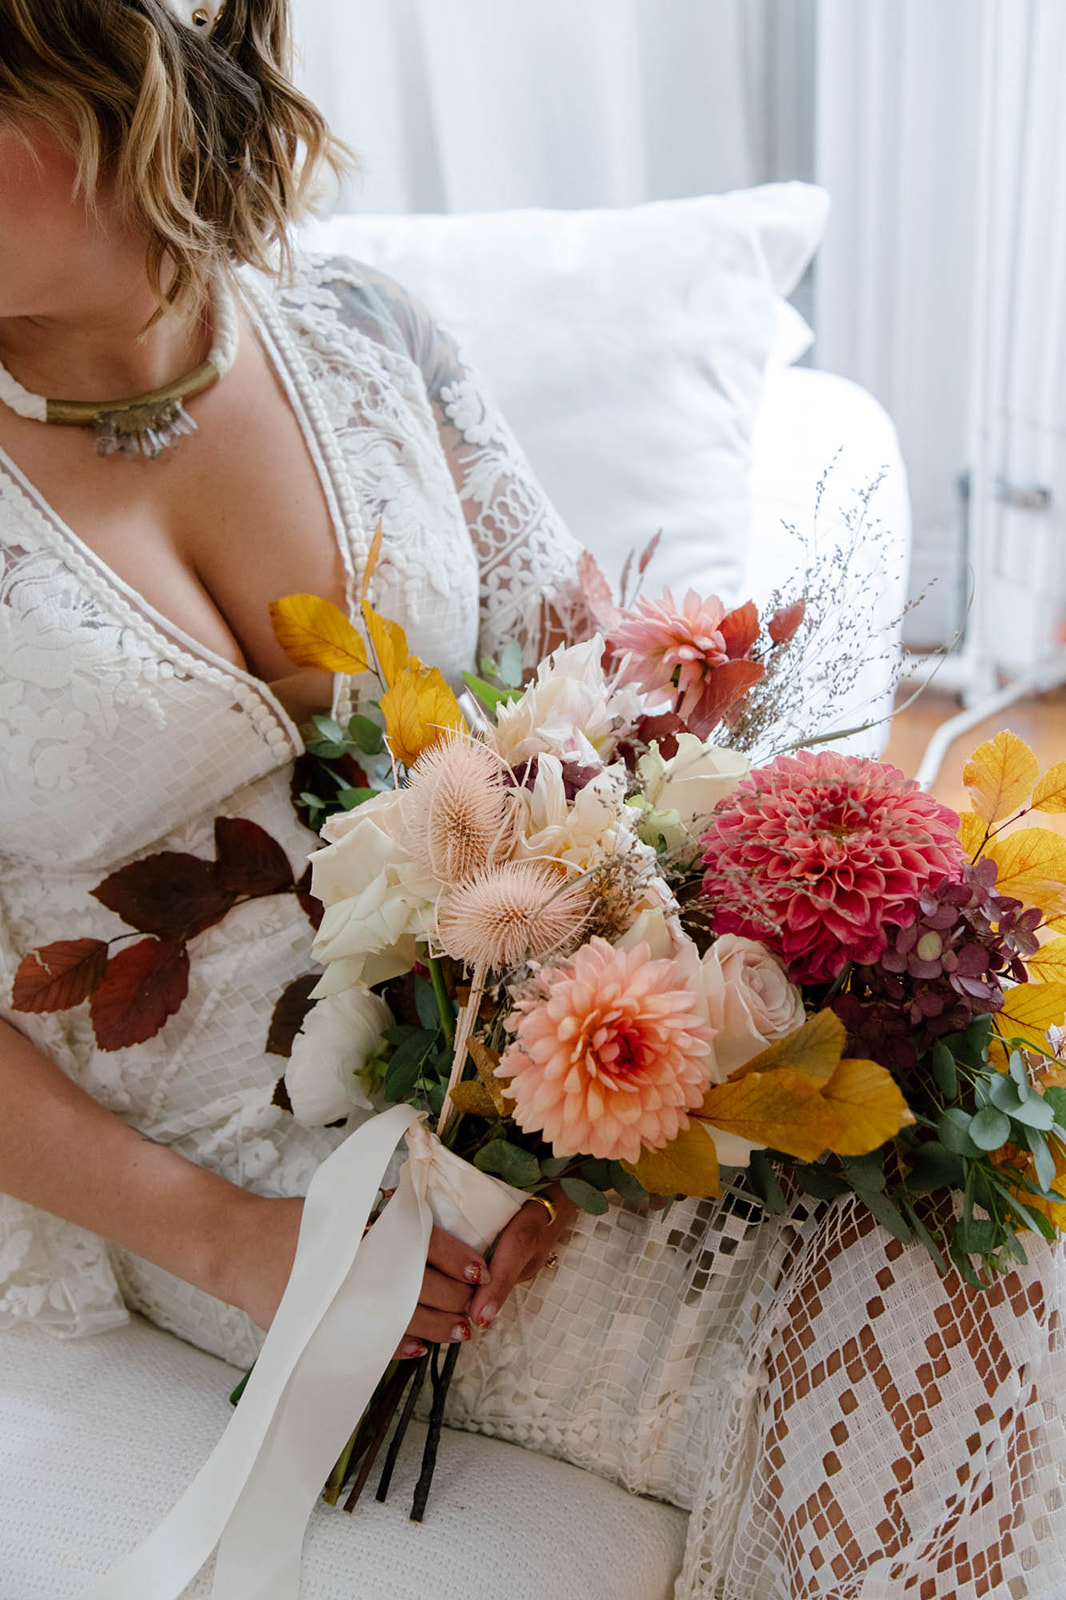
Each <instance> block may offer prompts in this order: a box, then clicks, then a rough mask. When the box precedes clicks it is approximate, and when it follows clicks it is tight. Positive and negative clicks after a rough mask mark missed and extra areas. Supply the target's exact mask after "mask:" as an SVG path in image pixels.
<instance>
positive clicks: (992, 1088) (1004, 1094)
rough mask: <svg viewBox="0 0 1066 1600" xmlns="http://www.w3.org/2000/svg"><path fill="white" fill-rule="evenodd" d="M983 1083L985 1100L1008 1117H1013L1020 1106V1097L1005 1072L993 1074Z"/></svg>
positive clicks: (1011, 1079) (1015, 1086)
mask: <svg viewBox="0 0 1066 1600" xmlns="http://www.w3.org/2000/svg"><path fill="white" fill-rule="evenodd" d="M983 1082H984V1089H985V1098H986V1100H987V1101H988V1102H990V1104H992V1105H994V1106H998V1107H999V1109H1000V1111H1005V1112H1006V1113H1007V1115H1008V1117H1013V1116H1014V1114H1015V1112H1016V1111H1017V1110H1018V1107H1019V1106H1020V1105H1021V1104H1022V1097H1021V1094H1020V1093H1019V1092H1018V1085H1017V1084H1016V1083H1015V1081H1014V1079H1013V1078H1010V1077H1008V1076H1007V1074H1006V1073H1005V1072H993V1073H992V1074H991V1075H990V1077H988V1078H987V1079H985V1080H983Z"/></svg>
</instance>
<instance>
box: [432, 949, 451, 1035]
mask: <svg viewBox="0 0 1066 1600" xmlns="http://www.w3.org/2000/svg"><path fill="white" fill-rule="evenodd" d="M426 966H427V967H428V968H429V976H430V979H431V981H432V984H433V993H434V995H435V996H436V1000H437V1010H438V1011H439V1012H440V1025H441V1028H442V1030H443V1032H444V1037H445V1039H446V1040H447V1041H448V1049H449V1050H450V1049H451V1047H452V1043H453V1041H454V1039H455V1015H454V1013H453V1011H452V1002H451V1000H450V998H449V995H448V991H447V989H446V988H445V987H444V974H443V972H442V971H441V967H440V962H439V961H437V960H435V959H434V957H433V956H430V955H427V957H426Z"/></svg>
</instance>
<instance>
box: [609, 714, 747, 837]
mask: <svg viewBox="0 0 1066 1600" xmlns="http://www.w3.org/2000/svg"><path fill="white" fill-rule="evenodd" d="M750 770H751V763H750V762H749V761H748V759H747V757H746V756H742V755H741V754H740V752H739V751H737V750H728V749H726V748H725V747H724V746H720V745H713V744H705V743H704V742H703V740H702V739H697V737H696V735H695V734H694V733H679V734H678V736H677V751H676V753H675V754H674V755H672V756H671V757H670V759H669V760H666V759H665V758H664V757H663V756H662V755H661V754H660V751H659V746H658V743H657V742H656V741H655V740H653V741H652V744H651V748H650V749H649V751H648V753H647V755H644V756H641V758H640V760H639V761H638V762H637V774H638V776H639V777H640V780H641V783H642V785H643V791H644V799H645V801H646V803H647V804H648V806H650V808H651V810H650V812H649V813H648V814H646V815H645V817H644V819H643V821H642V823H641V836H642V837H643V838H648V839H650V840H651V841H652V842H655V839H657V838H658V835H659V834H662V836H663V837H664V838H665V840H666V846H667V849H668V850H676V849H679V848H680V847H681V846H682V845H685V844H692V845H693V846H694V845H695V844H697V843H698V841H699V835H700V834H701V833H702V832H703V827H702V824H703V823H704V822H706V821H708V820H709V818H710V815H711V812H712V811H713V810H714V808H715V806H716V805H717V804H718V802H719V800H724V799H725V797H726V796H727V795H730V794H732V793H733V790H734V789H735V788H736V787H737V785H738V784H739V782H740V780H741V778H744V777H746V776H747V774H748V772H749V771H750Z"/></svg>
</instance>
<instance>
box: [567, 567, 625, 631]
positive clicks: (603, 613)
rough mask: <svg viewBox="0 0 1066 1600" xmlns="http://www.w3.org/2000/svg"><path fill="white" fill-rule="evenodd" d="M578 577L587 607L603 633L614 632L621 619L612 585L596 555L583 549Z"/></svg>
mask: <svg viewBox="0 0 1066 1600" xmlns="http://www.w3.org/2000/svg"><path fill="white" fill-rule="evenodd" d="M577 578H578V582H579V584H580V585H581V592H582V598H583V599H584V602H585V607H586V609H587V611H588V613H589V615H590V616H591V618H592V620H593V622H595V624H596V626H597V628H599V629H600V631H601V633H607V634H609V633H612V632H613V631H614V629H615V628H616V627H617V626H618V623H619V621H620V617H619V612H618V608H617V606H616V605H615V603H614V599H613V597H612V595H611V586H610V584H609V583H608V582H607V579H606V578H605V577H604V575H603V573H602V572H601V571H600V568H599V564H598V562H597V560H596V557H595V556H593V555H590V554H589V552H588V551H587V550H583V551H582V552H581V555H580V557H579V559H578V563H577Z"/></svg>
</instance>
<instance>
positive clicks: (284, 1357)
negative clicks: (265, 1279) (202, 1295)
mask: <svg viewBox="0 0 1066 1600" xmlns="http://www.w3.org/2000/svg"><path fill="white" fill-rule="evenodd" d="M417 1120H418V1114H417V1113H416V1112H415V1111H413V1110H412V1109H411V1107H409V1106H394V1107H392V1108H391V1109H390V1110H389V1111H386V1112H383V1113H382V1114H381V1116H378V1117H374V1118H372V1119H371V1121H369V1122H366V1123H364V1124H363V1125H362V1127H360V1128H357V1129H356V1131H355V1132H354V1133H353V1134H352V1135H351V1136H350V1138H348V1139H346V1140H345V1142H344V1143H343V1144H342V1145H340V1146H339V1148H338V1149H336V1150H335V1151H334V1152H333V1154H332V1155H331V1156H330V1157H329V1158H328V1160H326V1161H325V1162H323V1164H322V1166H321V1167H320V1168H319V1169H318V1171H317V1172H316V1174H315V1176H314V1179H313V1180H312V1183H311V1186H310V1188H309V1190H308V1193H307V1199H306V1201H305V1203H304V1211H303V1220H302V1222H301V1226H300V1237H299V1242H298V1245H297V1250H296V1259H295V1261H294V1263H293V1269H292V1273H291V1275H290V1278H289V1283H288V1287H287V1288H286V1290H285V1294H284V1296H283V1297H282V1301H281V1304H280V1305H279V1307H278V1310H277V1313H276V1315H275V1317H274V1321H273V1323H272V1324H271V1327H270V1331H269V1333H268V1334H267V1337H266V1339H265V1341H264V1343H263V1348H262V1350H261V1351H260V1354H259V1359H258V1361H257V1362H256V1365H255V1368H254V1369H253V1371H252V1374H251V1377H250V1378H249V1380H248V1385H247V1387H246V1389H245V1392H244V1396H243V1398H242V1400H241V1403H240V1405H239V1406H238V1407H237V1410H236V1411H235V1412H234V1414H233V1417H232V1418H231V1420H230V1423H229V1425H228V1427H227V1428H226V1431H225V1433H224V1434H223V1435H222V1438H221V1439H220V1440H219V1442H218V1444H217V1445H216V1446H215V1448H214V1450H213V1451H212V1452H211V1455H210V1456H209V1457H208V1459H207V1461H206V1462H205V1464H204V1466H203V1467H202V1468H201V1470H200V1472H199V1473H198V1475H197V1476H196V1478H194V1480H193V1482H192V1483H191V1484H190V1486H189V1488H188V1489H187V1490H186V1491H185V1493H184V1494H183V1495H182V1497H181V1499H180V1500H179V1501H178V1503H177V1505H175V1506H174V1507H173V1509H172V1510H171V1511H170V1512H169V1513H168V1514H167V1516H166V1517H164V1519H163V1521H162V1522H161V1523H160V1524H159V1526H158V1527H157V1528H156V1529H155V1530H154V1532H152V1533H151V1534H149V1535H148V1537H147V1538H146V1539H145V1540H144V1541H143V1542H142V1543H141V1544H140V1545H139V1546H138V1548H137V1549H136V1550H134V1551H133V1552H132V1553H131V1554H130V1555H129V1556H127V1557H125V1558H124V1559H123V1560H122V1561H120V1562H119V1563H118V1565H117V1566H115V1567H113V1568H112V1570H111V1571H110V1572H109V1573H108V1574H107V1575H106V1576H105V1577H103V1578H101V1579H100V1580H98V1581H97V1582H96V1583H94V1584H92V1585H91V1586H90V1587H89V1588H88V1589H87V1590H85V1591H83V1593H82V1595H81V1597H80V1600H180V1596H181V1594H182V1593H183V1591H184V1590H185V1589H186V1588H187V1586H188V1585H189V1584H190V1583H191V1582H192V1580H193V1578H194V1577H195V1576H196V1574H197V1573H198V1572H199V1570H200V1568H201V1567H202V1566H203V1565H204V1563H205V1562H206V1561H207V1559H208V1558H209V1556H210V1555H211V1553H212V1551H213V1550H214V1548H215V1546H216V1545H217V1544H218V1543H219V1541H220V1539H222V1538H223V1535H224V1533H225V1531H226V1528H227V1524H228V1523H229V1522H230V1519H231V1518H232V1517H234V1514H235V1512H237V1511H238V1508H239V1505H240V1502H241V1500H242V1496H243V1495H244V1491H245V1489H246V1486H248V1485H250V1484H251V1483H252V1482H253V1479H255V1480H256V1483H257V1482H258V1478H257V1476H256V1475H257V1469H259V1467H260V1464H261V1462H262V1460H263V1458H264V1456H267V1457H270V1458H273V1457H274V1456H275V1454H276V1452H275V1450H274V1438H275V1436H276V1434H278V1433H279V1432H281V1431H283V1430H282V1419H284V1420H285V1429H284V1431H285V1434H286V1437H287V1436H288V1434H289V1432H290V1431H291V1425H290V1423H289V1416H290V1413H289V1411H288V1410H287V1408H286V1397H287V1393H288V1390H289V1387H290V1384H291V1382H292V1380H293V1378H294V1375H295V1374H296V1373H297V1371H298V1370H300V1381H299V1385H298V1386H297V1389H298V1393H299V1394H301V1395H304V1394H306V1384H307V1383H309V1382H314V1383H316V1384H317V1383H319V1382H321V1384H322V1388H323V1389H324V1390H326V1391H328V1393H329V1394H330V1395H332V1394H333V1392H334V1388H333V1386H334V1384H335V1383H338V1384H341V1385H343V1384H344V1382H345V1378H346V1375H347V1374H348V1373H350V1371H351V1368H352V1357H353V1353H354V1352H355V1351H357V1350H358V1349H359V1347H360V1345H361V1344H362V1342H363V1341H364V1340H365V1339H367V1337H368V1336H367V1329H366V1325H365V1319H366V1310H365V1308H364V1304H363V1301H362V1298H361V1295H360V1293H359V1291H358V1288H356V1290H355V1292H354V1293H353V1294H351V1295H350V1296H349V1295H346V1296H345V1302H344V1308H343V1310H342V1311H341V1313H340V1316H339V1318H338V1320H337V1324H336V1326H337V1329H338V1330H340V1329H343V1330H344V1331H345V1336H346V1337H347V1338H348V1339H349V1341H350V1342H349V1344H348V1347H347V1349H346V1350H345V1351H344V1352H343V1355H341V1354H340V1351H339V1340H338V1337H337V1336H336V1335H335V1334H334V1332H333V1322H332V1319H331V1321H330V1327H329V1328H328V1329H327V1331H326V1333H325V1335H324V1336H323V1341H322V1345H321V1349H322V1351H323V1353H324V1355H325V1357H326V1360H327V1362H328V1363H336V1366H335V1367H334V1366H332V1365H329V1366H327V1368H326V1370H325V1371H324V1372H318V1371H317V1363H315V1362H312V1363H311V1365H312V1366H313V1367H314V1368H315V1369H316V1371H315V1375H314V1377H313V1378H312V1376H311V1372H310V1371H303V1370H302V1369H301V1363H302V1362H303V1360H304V1356H305V1353H306V1352H307V1350H308V1347H309V1346H311V1345H313V1344H314V1343H315V1340H316V1335H317V1333H318V1331H319V1329H320V1325H321V1324H322V1323H323V1320H324V1319H325V1318H326V1316H327V1313H328V1312H329V1311H330V1309H331V1307H332V1306H333V1304H334V1301H335V1300H336V1299H337V1297H338V1295H339V1294H340V1293H341V1291H342V1290H343V1289H344V1288H345V1286H346V1285H347V1284H348V1281H349V1279H350V1278H351V1279H355V1277H356V1267H355V1266H353V1260H354V1257H355V1255H356V1252H357V1251H359V1252H360V1254H361V1253H362V1252H361V1250H360V1239H361V1237H362V1233H363V1229H364V1227H365V1225H366V1222H367V1219H368V1218H369V1216H370V1211H371V1208H372V1206H373V1204H374V1200H375V1198H376V1196H377V1192H378V1187H379V1184H380V1181H381V1178H382V1176H383V1175H384V1172H385V1168H386V1166H387V1165H388V1162H389V1159H390V1157H391V1155H392V1152H393V1150H394V1149H395V1148H396V1145H397V1143H398V1142H399V1140H400V1138H401V1136H402V1135H403V1134H404V1133H405V1132H406V1130H407V1129H408V1128H409V1127H411V1126H412V1124H413V1123H415V1122H416V1121H417ZM423 1187H424V1180H422V1179H420V1178H415V1177H414V1176H412V1178H411V1179H409V1181H408V1185H407V1186H406V1187H405V1190H404V1193H405V1196H410V1197H411V1202H412V1203H413V1205H414V1207H415V1210H416V1212H417V1217H415V1218H414V1219H413V1220H412V1213H411V1208H410V1204H409V1203H408V1199H407V1198H405V1200H404V1202H403V1203H402V1205H401V1207H400V1212H401V1214H402V1217H403V1219H404V1224H405V1228H404V1230H402V1231H403V1238H404V1239H405V1240H410V1244H409V1246H404V1248H410V1249H411V1250H412V1251H413V1259H414V1266H412V1265H411V1259H410V1258H407V1257H401V1256H399V1255H398V1254H394V1253H393V1251H389V1252H388V1255H389V1259H388V1263H387V1266H388V1276H389V1280H390V1281H391V1283H392V1284H393V1285H396V1284H398V1283H399V1282H400V1279H401V1277H402V1279H403V1284H404V1288H403V1292H404V1294H405V1295H406V1294H407V1293H408V1290H409V1285H408V1282H407V1279H408V1278H409V1277H410V1276H411V1275H412V1274H413V1273H414V1271H415V1270H417V1277H418V1284H420V1283H421V1278H422V1269H423V1265H424V1262H425V1250H422V1252H421V1258H420V1259H419V1252H418V1240H419V1239H420V1238H421V1236H422V1234H421V1232H418V1231H417V1230H423V1231H424V1233H425V1237H426V1239H427V1241H428V1230H429V1224H428V1223H427V1222H426V1221H425V1219H424V1218H423V1216H422V1211H423V1206H424V1201H423V1198H422V1189H423ZM399 1193H400V1191H399V1190H397V1195H399ZM395 1198H396V1196H394V1199H395ZM390 1210H391V1203H390V1205H389V1206H387V1207H386V1208H385V1212H384V1213H383V1214H382V1217H381V1219H380V1222H379V1223H378V1224H377V1225H375V1227H374V1229H373V1231H372V1233H371V1234H370V1235H369V1236H368V1237H367V1239H366V1241H365V1243H364V1245H363V1249H365V1248H367V1247H368V1246H369V1245H370V1244H371V1240H372V1239H373V1238H374V1235H375V1234H376V1233H377V1232H378V1227H379V1226H380V1224H381V1223H382V1222H384V1221H385V1218H386V1217H387V1216H388V1213H389V1211H390ZM394 1226H395V1227H397V1228H399V1227H400V1222H399V1220H398V1221H397V1223H396V1224H395V1225H394ZM386 1238H388V1235H386ZM397 1248H398V1247H397V1246H395V1245H394V1247H393V1250H396V1249H397ZM382 1255H383V1247H382V1246H380V1245H378V1246H377V1247H376V1248H375V1249H374V1250H373V1251H372V1253H371V1257H370V1265H369V1266H368V1267H367V1268H366V1272H365V1276H366V1278H367V1280H368V1283H369V1284H370V1285H371V1286H375V1287H374V1292H375V1293H376V1292H378V1291H377V1288H376V1286H378V1285H379V1284H380V1283H381V1281H382V1280H383V1278H384V1275H385V1274H384V1265H383V1263H382ZM417 1298H418V1285H417V1284H416V1287H415V1292H414V1296H413V1298H412V1300H411V1307H410V1309H409V1310H408V1311H407V1314H406V1316H405V1317H404V1319H403V1322H402V1325H401V1327H400V1333H399V1334H397V1336H396V1337H395V1338H393V1339H392V1343H391V1344H390V1345H389V1346H388V1349H387V1351H386V1354H385V1356H384V1358H383V1359H381V1360H380V1361H379V1363H378V1367H377V1371H376V1372H375V1374H374V1378H373V1380H372V1381H371V1384H370V1389H371V1390H372V1389H373V1383H374V1382H376V1380H377V1378H378V1377H380V1375H381V1372H382V1370H383V1369H384V1367H385V1365H386V1364H387V1361H388V1358H389V1356H390V1355H391V1353H392V1350H393V1349H394V1348H395V1346H396V1345H397V1344H398V1342H399V1338H400V1336H401V1335H402V1332H403V1328H405V1327H406V1325H407V1322H408V1321H409V1320H410V1316H411V1311H413V1309H414V1304H415V1303H416V1302H417ZM397 1299H398V1296H397ZM392 1310H393V1311H394V1313H395V1315H394V1317H393V1318H392V1320H393V1321H398V1320H399V1317H400V1313H401V1310H402V1306H400V1305H399V1304H396V1305H394V1306H393V1308H392ZM354 1326H357V1327H358V1331H357V1332H356V1333H352V1331H351V1330H352V1328H353V1327H354ZM390 1327H391V1322H390ZM371 1337H372V1331H371ZM384 1342H385V1341H384V1335H383V1336H382V1339H381V1340H379V1341H378V1343H380V1344H384ZM360 1366H361V1370H362V1368H364V1367H365V1370H366V1372H369V1370H370V1362H369V1359H368V1360H367V1361H366V1362H365V1363H361V1364H360ZM363 1381H365V1374H364V1375H363V1376H361V1377H360V1379H359V1383H360V1384H361V1383H362V1382H363ZM353 1392H359V1391H358V1390H356V1388H355V1386H354V1385H353ZM369 1392H370V1391H368V1394H367V1397H368V1398H369ZM343 1415H344V1425H345V1426H346V1427H349V1428H350V1426H351V1424H352V1423H353V1422H354V1421H355V1417H354V1416H352V1415H350V1414H349V1413H348V1412H344V1413H343ZM341 1442H342V1443H343V1440H342V1441H341ZM304 1448H305V1450H306V1451H307V1452H308V1453H307V1455H305V1456H303V1457H302V1459H303V1470H304V1475H306V1473H307V1472H308V1471H309V1465H308V1462H309V1456H310V1446H308V1445H307V1444H306V1441H305V1444H304ZM338 1450H339V1446H338ZM324 1453H325V1454H327V1455H328V1450H327V1451H325V1452H324ZM336 1454H337V1451H334V1453H333V1457H332V1458H331V1459H329V1460H327V1461H326V1464H325V1467H324V1469H322V1471H321V1475H320V1477H319V1480H318V1485H317V1487H318V1488H319V1489H320V1488H321V1487H322V1484H323V1483H324V1482H325V1478H326V1476H327V1474H328V1472H329V1469H330V1467H331V1466H332V1463H333V1459H335V1457H336ZM316 1460H317V1456H316ZM317 1470H318V1468H317V1466H316V1471H317ZM268 1481H269V1480H268ZM311 1504H313V1497H312V1500H311V1502H310V1503H308V1504H307V1507H306V1510H305V1511H304V1513H303V1522H302V1523H301V1525H300V1529H299V1536H298V1537H297V1538H296V1541H295V1542H296V1548H295V1555H294V1559H295V1568H294V1567H293V1563H292V1561H290V1560H286V1561H285V1562H284V1567H285V1571H286V1572H287V1573H288V1575H289V1576H288V1587H287V1588H285V1589H283V1590H281V1589H277V1590H274V1589H261V1590H259V1591H257V1590H255V1589H250V1590H248V1591H246V1592H247V1594H248V1596H249V1600H250V1597H251V1596H252V1595H257V1594H262V1595H263V1596H264V1597H265V1596H267V1595H269V1596H270V1597H271V1600H273V1597H274V1596H275V1595H277V1596H278V1600H281V1596H283V1595H284V1597H285V1600H290V1597H291V1600H295V1596H296V1594H297V1586H298V1582H299V1578H298V1567H299V1547H300V1543H301V1542H302V1536H303V1528H304V1526H305V1525H306V1520H307V1516H308V1515H309V1513H310V1506H311ZM237 1524H238V1527H239V1528H243V1527H245V1525H246V1524H245V1513H244V1512H243V1511H242V1512H241V1513H240V1515H239V1516H238V1518H237ZM294 1573H295V1576H294V1575H293V1574H294ZM215 1593H216V1595H217V1594H218V1593H219V1591H218V1590H217V1589H216V1591H215ZM244 1593H245V1591H241V1594H242V1595H243V1594H244ZM237 1595H238V1591H237V1590H236V1589H232V1588H231V1589H230V1590H229V1591H228V1593H227V1595H226V1600H236V1597H237Z"/></svg>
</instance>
